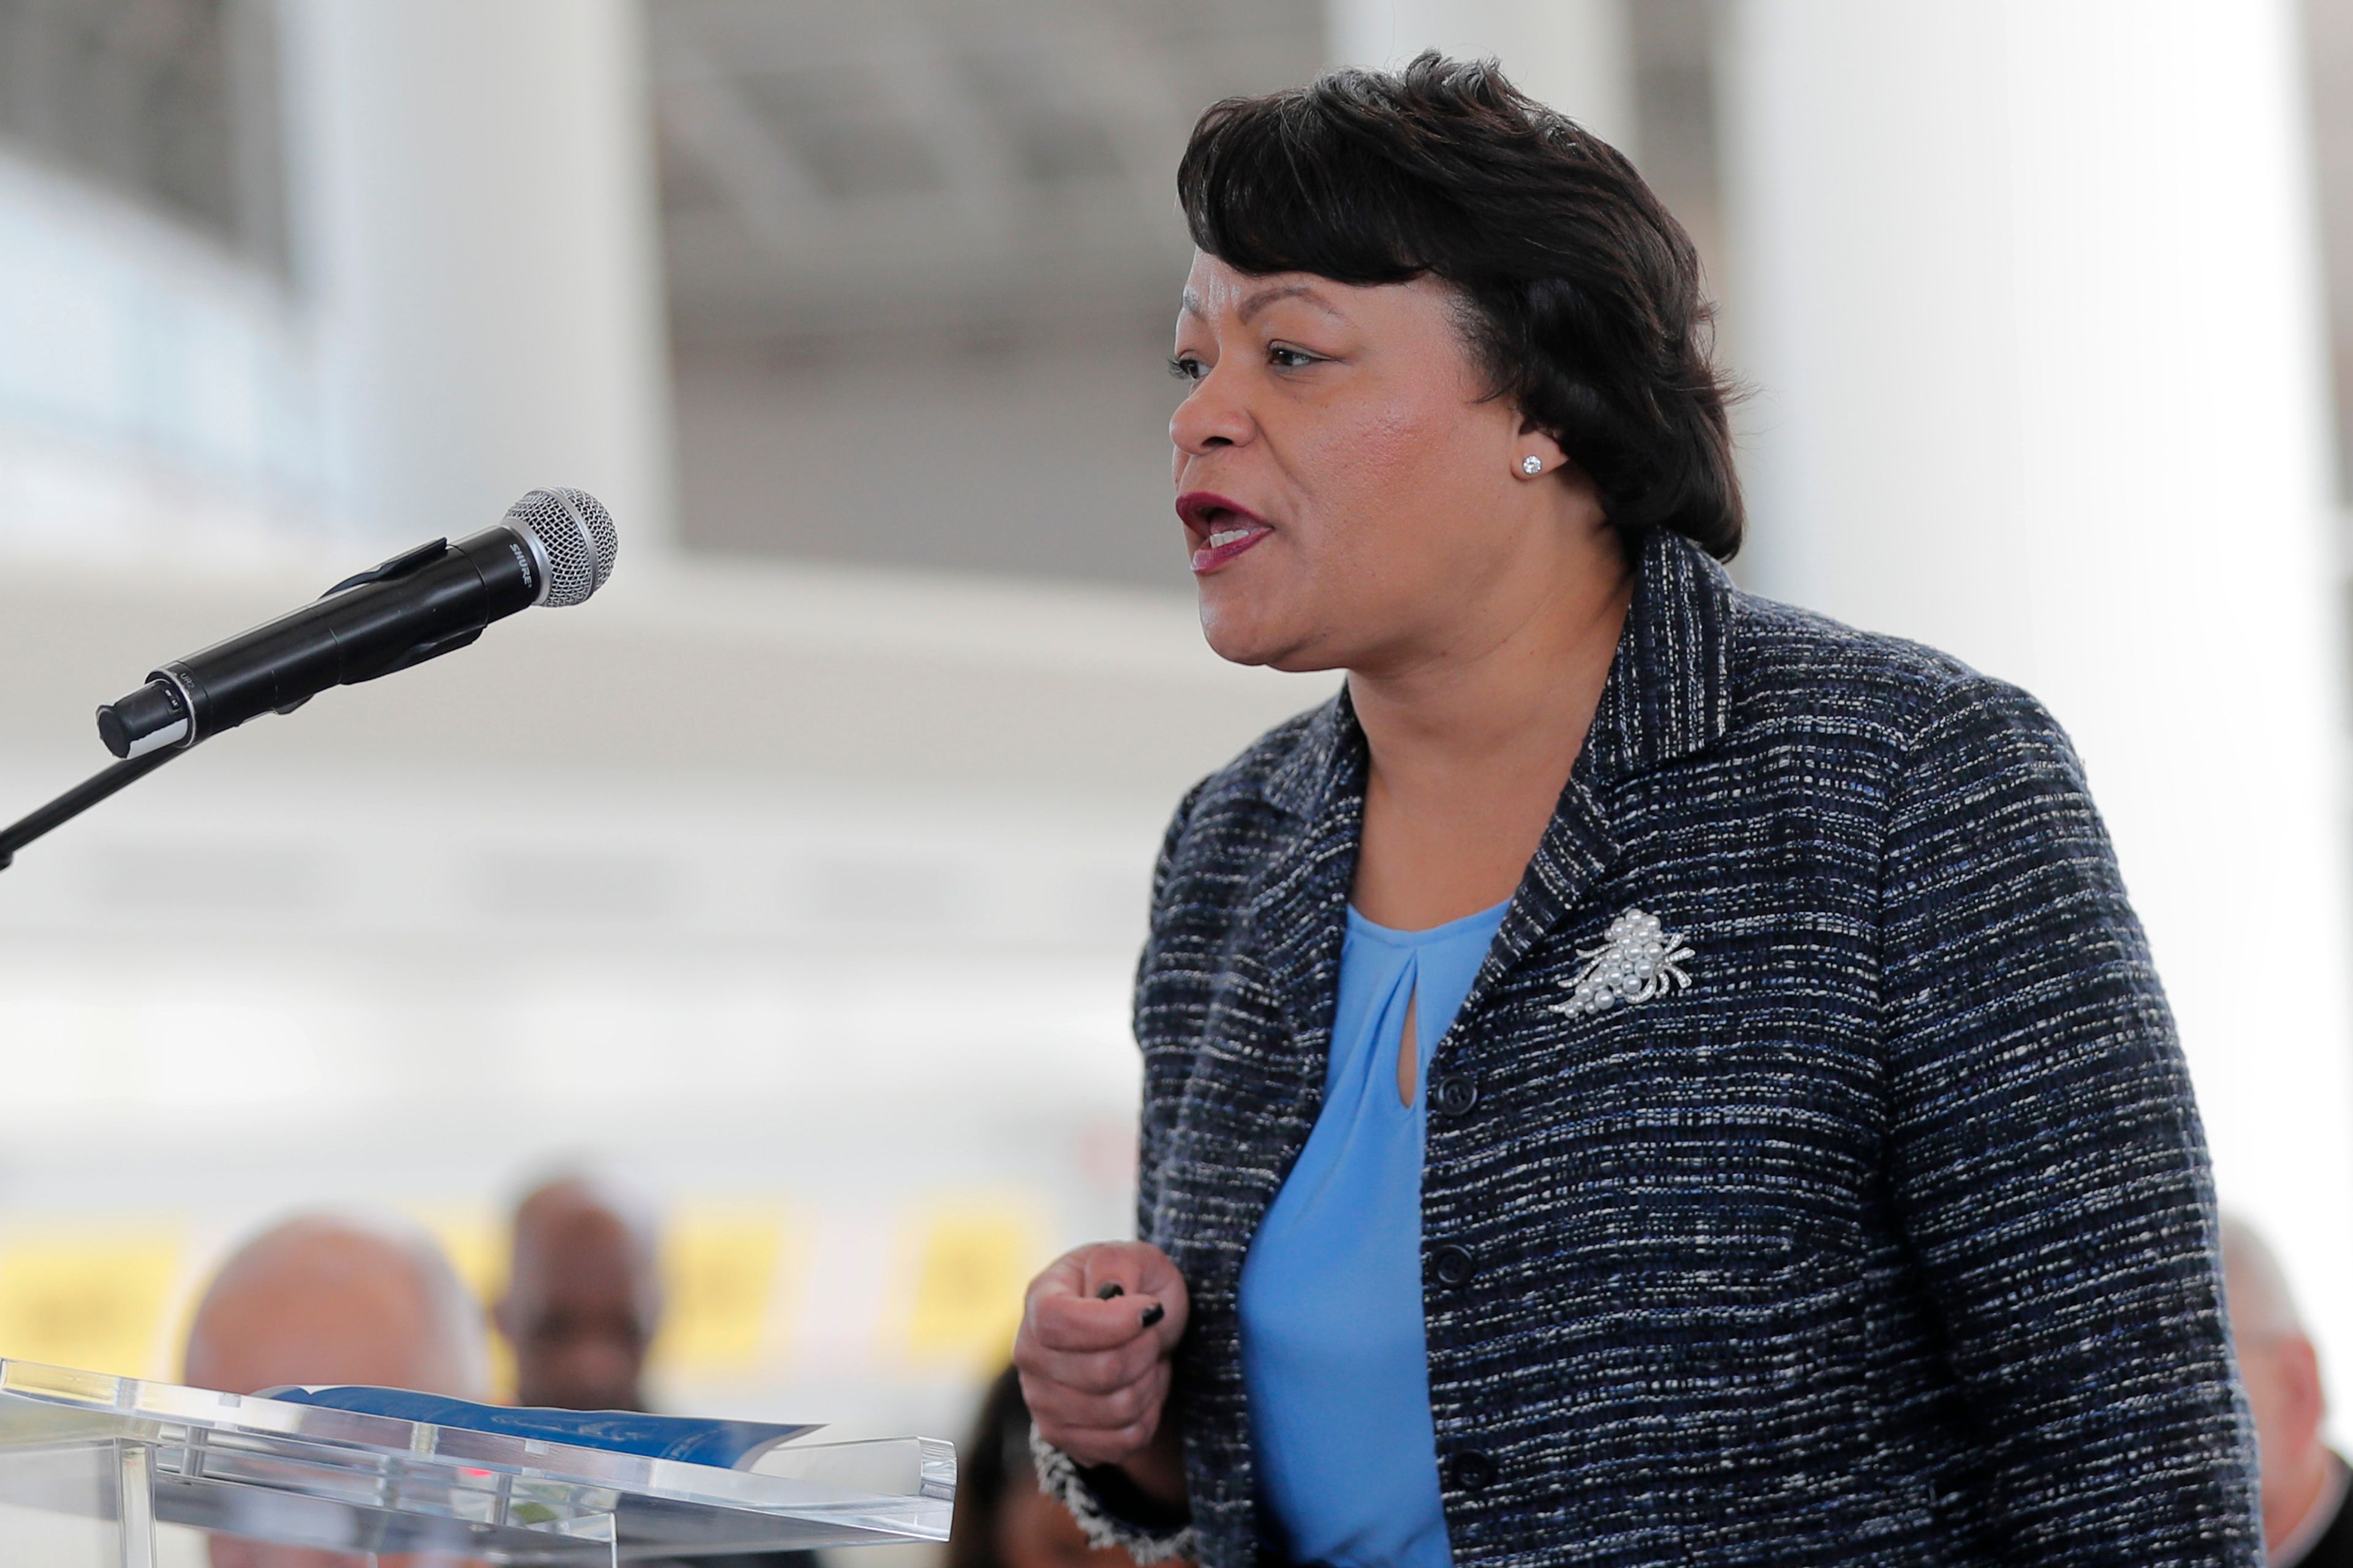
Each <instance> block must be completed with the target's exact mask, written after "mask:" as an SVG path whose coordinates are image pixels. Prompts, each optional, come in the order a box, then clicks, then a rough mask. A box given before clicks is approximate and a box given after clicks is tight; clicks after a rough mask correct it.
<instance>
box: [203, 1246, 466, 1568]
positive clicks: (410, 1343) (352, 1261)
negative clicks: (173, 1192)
mask: <svg viewBox="0 0 2353 1568" xmlns="http://www.w3.org/2000/svg"><path fill="white" fill-rule="evenodd" d="M489 1366H490V1358H489V1339H488V1335H487V1332H486V1330H485V1326H484V1324H483V1321H482V1313H481V1309H480V1306H479V1305H478V1304H477V1303H476V1302H475V1300H474V1299H473V1297H472V1295H471V1294H470V1293H469V1292H468V1290H467V1289H466V1288H465V1286H464V1284H463V1283H461V1282H460V1281H459V1279H458V1276H457V1273H456V1271H455V1270H453V1269H452V1268H450V1267H449V1261H448V1258H446V1257H444V1256H443V1255H442V1252H441V1249H440V1247H438V1246H437V1245H435V1243H434V1241H433V1238H432V1237H428V1236H427V1235H426V1234H425V1233H424V1232H423V1231H420V1230H418V1229H417V1228H416V1227H414V1226H408V1225H406V1224H403V1223H402V1222H400V1221H397V1220H393V1219H386V1218H380V1217H375V1216H368V1215H329V1214H317V1215H301V1216H299V1217H296V1218H293V1219H289V1220H286V1221H283V1222H281V1223H280V1224H278V1225H274V1226H270V1227H269V1229H267V1230H265V1231H263V1232H261V1233H260V1234H259V1236H256V1237H253V1238H252V1239H251V1240H249V1241H248V1242H246V1243H245V1244H244V1245H243V1246H241V1247H238V1248H237V1250H236V1251H235V1252H233V1253H231V1254H230V1255H229V1258H228V1260H227V1262H226V1263H224V1264H222V1265H221V1268H220V1272H219V1273H218V1274H217V1275H216V1276H215V1277H214V1279H213V1282H212V1284H211V1286H210V1288H208V1289H206V1291H205V1294H204V1299H203V1300H201V1301H200V1302H199V1303H198V1304H197V1307H196V1311H195V1318H194V1320H193V1321H191V1323H190V1325H189V1329H188V1343H187V1352H186V1356H185V1373H184V1381H185V1382H186V1383H188V1384H191V1385H192V1386H194V1387H197V1388H210V1389H217V1390H220V1391H221V1392H224V1393H228V1394H256V1393H259V1392H260V1391H261V1390H263V1389H266V1388H276V1387H280V1386H283V1385H285V1384H375V1385H377V1386H380V1387H385V1388H413V1389H418V1390H421V1391H423V1392H425V1393H428V1394H448V1395H450V1396H452V1397H455V1398H459V1399H476V1400H479V1399H484V1398H487V1397H489V1393H490V1390H489V1382H490V1373H489ZM211 1547H212V1562H213V1568H347V1565H356V1564H364V1563H372V1562H378V1561H381V1562H382V1563H385V1564H387V1565H389V1564H393V1563H404V1564H407V1565H409V1568H438V1565H441V1564H447V1563H455V1562H457V1561H459V1560H458V1559H453V1558H448V1557H444V1556H439V1555H417V1556H404V1557H385V1558H382V1559H375V1558H369V1557H364V1556H353V1555H349V1554H346V1553H343V1552H319V1551H311V1550H308V1549H305V1548H301V1547H287V1546H268V1545H262V1544H260V1543H259V1542H248V1541H237V1540H233V1539H229V1538H226V1537H221V1538H216V1539H215V1540H214V1541H213V1542H211Z"/></svg>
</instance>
